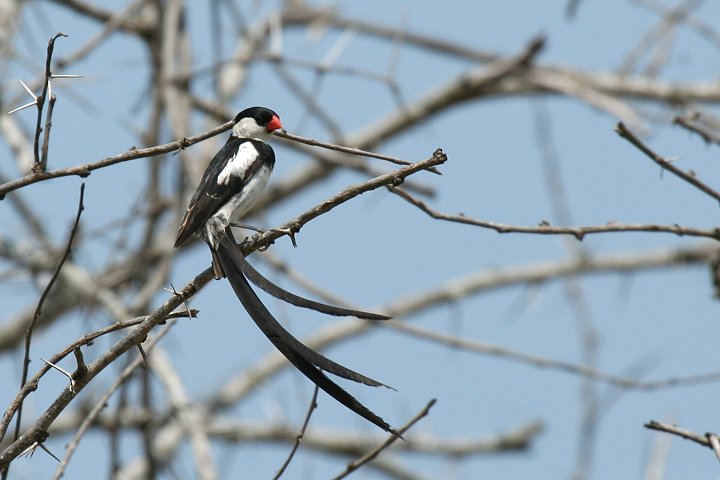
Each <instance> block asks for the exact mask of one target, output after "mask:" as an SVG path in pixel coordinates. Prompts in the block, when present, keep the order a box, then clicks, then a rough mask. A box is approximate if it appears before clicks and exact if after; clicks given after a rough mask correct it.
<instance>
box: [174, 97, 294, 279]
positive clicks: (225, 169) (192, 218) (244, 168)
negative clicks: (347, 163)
mask: <svg viewBox="0 0 720 480" xmlns="http://www.w3.org/2000/svg"><path fill="white" fill-rule="evenodd" d="M234 122H235V125H233V127H232V133H231V134H230V138H228V141H227V142H226V143H225V145H224V146H223V147H222V148H221V149H220V151H219V152H218V153H217V154H216V155H215V157H214V158H213V159H212V161H211V162H210V164H209V165H208V167H207V169H206V170H205V173H204V174H203V177H202V180H200V185H198V188H197V190H195V194H194V195H193V196H192V199H191V200H190V205H189V206H188V209H187V211H186V212H185V216H184V217H183V219H182V222H181V223H180V229H179V230H178V234H177V238H176V239H175V247H176V248H177V247H179V246H180V245H182V244H183V243H185V242H186V241H187V240H188V239H189V238H190V237H192V236H193V235H194V234H195V235H198V236H199V237H200V238H202V239H203V240H205V241H206V242H207V243H208V245H209V246H210V252H211V253H212V256H213V268H214V270H215V278H222V277H224V276H225V274H224V273H223V271H222V267H221V266H220V262H219V261H218V259H217V255H216V253H215V252H216V251H217V248H218V246H219V245H220V236H221V235H224V234H225V229H226V228H227V227H229V226H233V225H238V222H239V220H240V218H242V216H243V215H245V214H246V213H247V212H248V211H249V210H250V209H251V208H252V207H253V206H254V205H255V204H256V203H257V201H258V199H259V198H260V196H261V195H262V192H263V191H264V190H265V187H266V186H267V183H268V180H269V179H270V174H271V173H272V170H273V167H274V166H275V152H273V149H272V147H270V145H268V144H267V143H265V141H266V140H267V139H268V138H269V137H270V135H272V133H273V132H274V131H275V130H278V129H281V128H282V122H280V117H279V116H278V114H277V113H275V112H273V111H272V110H270V109H269V108H265V107H250V108H246V109H245V110H243V111H242V112H240V113H238V114H237V115H236V116H235V119H234Z"/></svg>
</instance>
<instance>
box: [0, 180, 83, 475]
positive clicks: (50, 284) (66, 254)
mask: <svg viewBox="0 0 720 480" xmlns="http://www.w3.org/2000/svg"><path fill="white" fill-rule="evenodd" d="M84 198H85V183H82V184H81V185H80V199H79V201H78V209H77V214H76V215H75V223H74V224H73V226H72V229H71V230H70V237H69V238H68V242H67V246H66V247H65V251H64V252H63V256H62V257H61V258H60V262H59V263H58V266H57V268H56V269H55V272H54V273H53V275H52V277H50V281H49V282H48V284H47V286H46V287H45V290H43V292H42V294H41V295H40V300H39V301H38V304H37V307H36V308H35V313H34V315H33V319H32V321H31V322H30V326H29V327H28V330H27V333H26V334H25V353H24V356H23V371H22V379H21V381H20V388H22V387H23V386H24V385H25V382H27V378H28V369H29V367H30V343H31V341H32V334H33V329H34V328H35V324H36V323H37V321H38V319H39V318H40V315H42V307H43V304H44V303H45V299H46V298H47V297H48V295H49V294H50V290H51V289H52V287H53V285H54V284H55V281H56V280H57V278H58V275H59V274H60V269H62V267H63V265H64V264H65V261H66V260H67V259H68V257H69V256H70V252H71V251H72V244H73V241H74V240H75V235H76V233H77V230H78V225H79V224H80V216H81V215H82V212H83V210H84V209H85V206H84V205H83V199H84ZM21 420H22V402H20V405H19V406H18V409H17V417H16V421H15V434H14V435H13V440H17V439H18V438H19V436H20V422H21ZM3 475H7V470H4V471H3Z"/></svg>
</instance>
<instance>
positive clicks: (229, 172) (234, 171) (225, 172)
mask: <svg viewBox="0 0 720 480" xmlns="http://www.w3.org/2000/svg"><path fill="white" fill-rule="evenodd" d="M257 158H258V151H257V150H256V149H255V146H254V145H253V144H252V142H245V143H241V144H240V147H238V151H237V153H236V154H235V156H234V157H233V158H231V159H230V161H229V162H228V163H227V165H225V168H223V169H222V172H220V174H219V175H218V178H217V184H218V185H228V184H229V183H230V180H231V179H232V178H233V177H239V178H243V177H244V176H245V174H246V172H247V171H248V168H250V165H252V164H253V162H255V160H257Z"/></svg>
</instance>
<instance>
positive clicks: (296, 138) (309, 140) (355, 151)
mask: <svg viewBox="0 0 720 480" xmlns="http://www.w3.org/2000/svg"><path fill="white" fill-rule="evenodd" d="M275 135H277V136H278V137H281V138H287V139H288V140H292V141H294V142H299V143H304V144H305V145H310V146H312V147H322V148H326V149H328V150H335V151H337V152H343V153H349V154H351V155H360V156H363V157H370V158H378V159H380V160H385V161H388V162H391V163H394V164H396V165H412V162H408V161H407V160H402V159H400V158H397V157H391V156H390V155H383V154H381V153H375V152H369V151H367V150H362V149H359V148H355V147H345V146H343V145H333V144H332V143H325V142H321V141H319V140H314V139H312V138H306V137H301V136H300V135H295V134H292V133H287V132H279V133H276V134H275ZM427 171H428V172H432V173H435V174H437V175H442V173H440V171H439V170H437V169H436V168H428V169H427Z"/></svg>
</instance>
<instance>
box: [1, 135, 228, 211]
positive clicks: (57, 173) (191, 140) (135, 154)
mask: <svg viewBox="0 0 720 480" xmlns="http://www.w3.org/2000/svg"><path fill="white" fill-rule="evenodd" d="M232 125H233V122H232V121H228V122H225V123H223V124H222V125H219V126H217V127H215V128H213V129H211V130H208V131H207V132H203V133H200V134H198V135H195V136H192V137H186V138H182V139H180V140H175V141H173V142H170V143H165V144H162V145H155V146H153V147H147V148H135V147H133V148H130V149H129V150H128V151H126V152H124V153H120V154H118V155H113V156H112V157H107V158H103V159H102V160H98V161H96V162H92V163H86V164H83V165H76V166H74V167H69V168H62V169H58V170H53V171H50V172H47V171H45V172H40V173H30V174H28V175H25V176H24V177H20V178H18V179H17V180H13V181H11V182H7V183H4V184H2V185H0V200H2V199H3V198H4V196H5V195H6V194H7V193H8V192H12V191H13V190H17V189H18V188H21V187H24V186H26V185H30V184H33V183H37V182H41V181H44V180H49V179H51V178H58V177H67V176H71V175H78V176H80V177H87V176H88V175H90V173H92V172H93V171H94V170H98V169H101V168H105V167H109V166H111V165H115V164H116V163H122V162H127V161H129V160H135V159H138V158H147V157H152V156H155V155H160V154H162V153H169V152H174V151H176V150H180V149H183V148H187V147H189V146H191V145H194V144H196V143H198V142H201V141H203V140H205V139H208V138H210V137H213V136H215V135H218V134H220V133H222V132H225V131H227V130H230V128H232Z"/></svg>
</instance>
